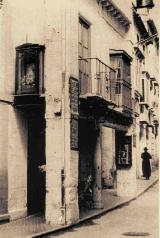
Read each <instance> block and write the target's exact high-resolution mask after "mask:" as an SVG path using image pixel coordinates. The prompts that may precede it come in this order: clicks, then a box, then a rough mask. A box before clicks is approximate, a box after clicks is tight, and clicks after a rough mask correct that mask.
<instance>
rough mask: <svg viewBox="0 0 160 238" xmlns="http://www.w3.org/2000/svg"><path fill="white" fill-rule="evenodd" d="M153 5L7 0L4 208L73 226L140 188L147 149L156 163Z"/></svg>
mask: <svg viewBox="0 0 160 238" xmlns="http://www.w3.org/2000/svg"><path fill="white" fill-rule="evenodd" d="M144 2H145V1H144ZM151 2H152V1H150V2H148V1H146V2H145V4H146V5H145V4H144V5H143V8H140V7H139V6H138V5H137V4H138V1H137V2H136V3H133V4H132V1H128V0H126V1H125V4H124V1H117V0H114V1H111V0H74V1H71V0H60V1H53V0H45V1H44V0H35V1H34V3H33V1H31V0H28V1H27V2H22V1H20V0H15V1H12V0H5V1H4V2H3V4H2V5H1V9H0V31H1V32H2V33H1V34H0V52H1V57H0V61H1V64H0V65H1V67H0V70H1V73H0V121H1V126H0V135H1V136H0V155H1V156H0V213H1V214H5V213H7V214H8V215H9V218H10V220H13V219H16V218H20V217H25V216H27V215H31V214H35V213H38V212H41V213H43V214H44V215H45V218H46V222H47V223H52V224H66V223H68V224H71V223H74V222H76V221H77V220H78V219H79V217H80V214H81V211H82V210H83V209H90V208H95V209H96V208H102V207H103V197H102V190H103V189H106V188H109V187H115V188H116V189H117V194H118V195H119V196H132V195H133V194H135V192H136V179H137V177H138V176H139V174H140V172H139V171H140V165H139V164H140V161H139V158H140V153H141V150H142V148H143V147H144V146H146V145H147V146H148V147H149V149H150V151H151V152H152V155H153V158H154V163H153V165H154V166H153V167H156V163H157V161H158V153H157V146H156V145H155V142H156V143H158V81H159V75H158V71H157V68H156V67H157V60H155V62H154V63H153V56H154V54H156V55H157V57H158V33H157V32H155V30H156V26H155V24H156V23H155V24H154V22H153V19H150V18H148V20H147V21H146V18H145V19H143V17H142V16H141V15H140V12H143V10H144V11H147V13H148V11H149V10H148V9H149V8H151V9H152V8H153V5H152V4H151ZM144 6H145V7H144ZM126 9H128V10H127V11H126ZM142 9H143V10H142ZM150 11H151V10H150ZM141 14H142V13H141ZM135 15H136V16H135ZM142 15H143V14H142ZM145 17H146V15H145ZM137 18H138V23H137V20H136V19H137ZM139 19H141V20H139ZM140 21H141V23H139V22H140ZM144 22H145V23H144ZM142 23H143V26H142ZM146 23H147V24H148V25H147V26H146ZM139 24H140V26H139ZM146 27H148V28H146ZM144 28H145V30H144ZM148 30H149V31H148ZM145 31H146V32H147V35H145V36H144V35H143V34H144V32H145ZM146 32H145V33H146ZM143 45H144V46H145V50H146V51H147V50H148V49H149V50H148V52H149V53H148V54H147V53H146V55H144V52H142V51H143V48H144V47H143ZM141 48H142V49H141ZM156 50H157V51H156ZM150 54H151V55H152V58H151V56H150ZM149 60H151V63H152V65H153V69H152V72H149V70H150V66H147V64H149V65H150V63H148V62H149ZM141 64H142V67H141ZM142 75H143V76H142ZM140 80H141V81H142V82H143V84H142V83H140ZM140 85H141V86H140ZM142 85H143V86H142ZM144 85H145V86H144ZM147 85H148V86H147ZM147 87H148V88H147ZM144 91H145V95H146V93H148V92H151V93H148V95H149V99H148V101H145V98H144ZM146 111H147V112H146ZM146 113H147V115H148V118H147V119H143V117H146ZM146 120H147V121H146ZM146 128H147V129H146ZM142 130H143V135H142ZM146 131H148V132H146ZM145 133H148V134H145ZM138 146H139V147H138Z"/></svg>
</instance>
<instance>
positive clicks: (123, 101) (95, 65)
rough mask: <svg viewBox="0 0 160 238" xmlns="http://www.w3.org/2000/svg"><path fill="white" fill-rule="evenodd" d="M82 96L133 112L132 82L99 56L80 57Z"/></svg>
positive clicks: (119, 109) (125, 111) (120, 109)
mask: <svg viewBox="0 0 160 238" xmlns="http://www.w3.org/2000/svg"><path fill="white" fill-rule="evenodd" d="M79 79H80V98H81V99H82V98H83V99H86V100H87V99H92V102H94V103H95V102H97V103H102V104H103V105H106V106H109V105H113V106H114V108H115V109H116V110H118V111H119V112H122V113H129V114H131V113H132V100H131V84H130V82H128V81H127V79H123V78H121V79H120V78H118V77H117V72H116V70H114V69H112V68H111V67H109V66H108V65H106V64H104V63H103V62H102V61H101V60H99V59H98V58H86V59H79Z"/></svg>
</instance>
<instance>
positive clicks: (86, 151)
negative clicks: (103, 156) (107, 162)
mask: <svg viewBox="0 0 160 238" xmlns="http://www.w3.org/2000/svg"><path fill="white" fill-rule="evenodd" d="M97 136H98V131H97V130H96V128H95V123H94V122H93V121H88V120H79V180H78V181H79V184H78V198H79V208H80V210H82V209H89V208H91V207H92V205H93V184H94V179H95V178H94V174H95V173H94V153H95V147H96V141H97Z"/></svg>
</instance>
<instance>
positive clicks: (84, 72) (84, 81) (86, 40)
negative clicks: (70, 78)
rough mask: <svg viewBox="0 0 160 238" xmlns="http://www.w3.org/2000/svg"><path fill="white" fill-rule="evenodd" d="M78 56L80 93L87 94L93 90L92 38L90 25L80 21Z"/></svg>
mask: <svg viewBox="0 0 160 238" xmlns="http://www.w3.org/2000/svg"><path fill="white" fill-rule="evenodd" d="M78 39H79V40H78V47H79V48H78V56H79V78H80V92H81V94H85V93H87V92H89V91H90V90H91V85H90V59H89V58H90V37H89V25H88V24H87V23H86V22H85V21H84V20H82V19H81V18H80V19H79V34H78Z"/></svg>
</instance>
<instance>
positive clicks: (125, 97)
mask: <svg viewBox="0 0 160 238" xmlns="http://www.w3.org/2000/svg"><path fill="white" fill-rule="evenodd" d="M131 90H132V89H131V84H130V83H128V82H127V81H125V80H120V81H117V82H116V88H115V103H116V106H117V110H118V111H120V112H122V113H127V114H132V98H131Z"/></svg>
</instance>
